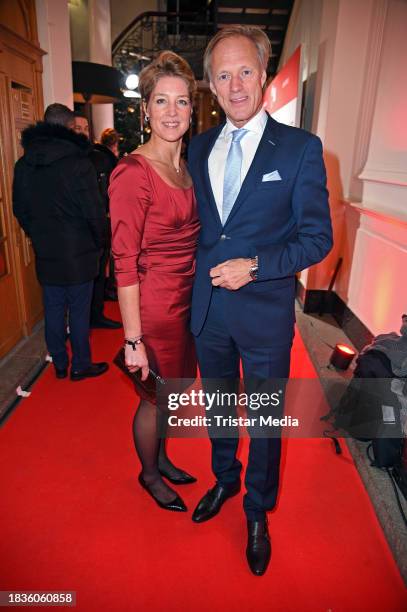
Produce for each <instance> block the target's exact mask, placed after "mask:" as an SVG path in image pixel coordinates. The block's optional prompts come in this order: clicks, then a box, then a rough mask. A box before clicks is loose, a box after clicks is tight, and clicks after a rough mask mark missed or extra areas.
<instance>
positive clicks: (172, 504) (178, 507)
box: [138, 474, 187, 512]
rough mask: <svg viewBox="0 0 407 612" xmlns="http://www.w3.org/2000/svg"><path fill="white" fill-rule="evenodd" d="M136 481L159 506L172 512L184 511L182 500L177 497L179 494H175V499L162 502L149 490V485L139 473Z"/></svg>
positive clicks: (185, 509)
mask: <svg viewBox="0 0 407 612" xmlns="http://www.w3.org/2000/svg"><path fill="white" fill-rule="evenodd" d="M138 481H139V483H140V485H141V486H142V487H143V489H145V490H146V491H147V493H148V494H149V495H150V496H151V497H152V498H153V500H154V501H155V502H156V503H157V504H158V505H159V506H160V508H163V509H164V510H172V511H173V512H186V511H187V507H186V505H185V504H184V502H183V501H182V499H181V498H180V497H179V495H177V496H176V497H175V499H173V500H171V501H169V502H162V501H160V500H159V499H157V497H156V496H155V495H154V494H153V493H152V492H151V490H150V487H149V486H148V484H147V483H146V482H145V480H144V478H143V477H142V475H141V474H139V477H138Z"/></svg>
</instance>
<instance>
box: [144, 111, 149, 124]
mask: <svg viewBox="0 0 407 612" xmlns="http://www.w3.org/2000/svg"><path fill="white" fill-rule="evenodd" d="M149 121H150V117H149V116H148V115H147V114H145V115H144V123H145V124H146V125H147V123H148V122H149Z"/></svg>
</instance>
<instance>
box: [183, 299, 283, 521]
mask: <svg viewBox="0 0 407 612" xmlns="http://www.w3.org/2000/svg"><path fill="white" fill-rule="evenodd" d="M225 291H227V290H226V289H214V290H213V292H212V299H211V304H210V307H209V312H208V316H207V319H206V321H205V325H204V327H203V329H202V331H201V333H200V334H199V336H197V337H196V338H195V341H196V347H197V354H198V362H199V368H200V372H201V376H202V378H203V379H221V378H224V379H229V380H230V381H233V380H236V379H238V378H239V362H240V359H241V360H242V366H243V377H244V381H245V391H246V393H249V392H250V391H251V389H252V387H253V384H255V381H256V380H257V379H267V380H269V379H287V378H288V376H289V369H290V352H291V345H292V342H291V340H290V342H288V343H287V344H286V345H283V346H278V347H267V348H264V347H261V348H258V347H247V346H245V347H242V346H239V345H238V344H236V342H235V341H234V339H233V337H232V335H231V334H230V333H229V331H228V324H227V311H226V309H225V307H224V303H223V296H224V292H225ZM253 324H254V325H255V324H256V322H255V321H253ZM276 324H277V325H278V322H276ZM203 382H204V385H205V381H203ZM209 384H213V383H209ZM232 384H233V383H232ZM281 408H282V407H281V406H280V409H281ZM248 416H251V415H249V414H248ZM249 433H250V434H251V433H252V432H251V431H250V430H249ZM236 434H237V432H236ZM209 435H210V436H211V430H209ZM238 442H239V440H238V437H237V435H235V436H232V437H228V438H219V437H213V436H211V443H212V470H213V472H214V474H215V476H216V479H217V481H218V482H219V483H220V484H223V485H226V486H227V485H228V484H231V483H234V482H236V481H237V480H239V478H240V472H241V469H242V464H241V463H240V461H239V460H238V459H237V457H236V451H237V447H238ZM280 455H281V438H280V436H277V437H269V436H265V437H251V440H250V447H249V459H248V465H247V469H246V478H245V485H246V490H247V493H246V495H245V497H244V501H243V507H244V510H245V513H246V515H247V518H248V519H249V520H264V518H265V513H266V511H267V510H271V509H272V508H273V507H274V506H275V503H276V499H277V493H278V483H279V468H280Z"/></svg>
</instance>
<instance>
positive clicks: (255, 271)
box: [249, 255, 259, 281]
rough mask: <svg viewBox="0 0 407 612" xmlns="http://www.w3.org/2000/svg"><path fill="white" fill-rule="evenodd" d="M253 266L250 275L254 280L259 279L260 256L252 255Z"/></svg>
mask: <svg viewBox="0 0 407 612" xmlns="http://www.w3.org/2000/svg"><path fill="white" fill-rule="evenodd" d="M251 262H252V265H251V268H250V270H249V276H250V278H251V279H252V281H256V280H257V274H258V272H259V258H258V257H257V255H256V257H252V258H251Z"/></svg>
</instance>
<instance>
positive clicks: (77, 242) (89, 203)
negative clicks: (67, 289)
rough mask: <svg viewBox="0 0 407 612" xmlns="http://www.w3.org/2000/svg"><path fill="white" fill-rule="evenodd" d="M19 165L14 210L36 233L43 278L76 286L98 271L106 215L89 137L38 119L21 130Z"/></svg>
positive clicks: (34, 240)
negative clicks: (22, 153) (90, 154)
mask: <svg viewBox="0 0 407 612" xmlns="http://www.w3.org/2000/svg"><path fill="white" fill-rule="evenodd" d="M22 145H23V148H24V155H23V157H21V158H20V159H19V160H18V161H17V163H16V166H15V170H14V183H13V211H14V214H15V216H16V217H17V219H18V221H19V223H20V225H21V226H22V228H23V229H24V231H25V232H26V234H27V235H28V236H29V237H30V238H31V240H32V244H33V247H34V252H35V256H36V269H37V276H38V280H39V281H40V283H42V284H48V285H73V284H79V283H84V282H86V281H89V280H92V279H93V278H95V276H96V275H97V273H98V268H99V259H100V249H101V248H103V247H104V245H105V243H106V214H105V210H104V206H103V203H102V200H101V196H100V192H99V189H98V183H97V179H96V172H95V168H94V167H93V164H92V163H91V161H90V159H89V157H88V155H89V148H90V143H89V140H88V139H87V138H86V137H85V136H83V135H81V134H76V133H75V132H74V131H73V130H70V129H68V128H66V127H64V126H61V125H52V124H49V123H43V122H39V123H37V124H36V125H35V126H33V127H29V128H27V129H26V130H24V132H23V134H22Z"/></svg>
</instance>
